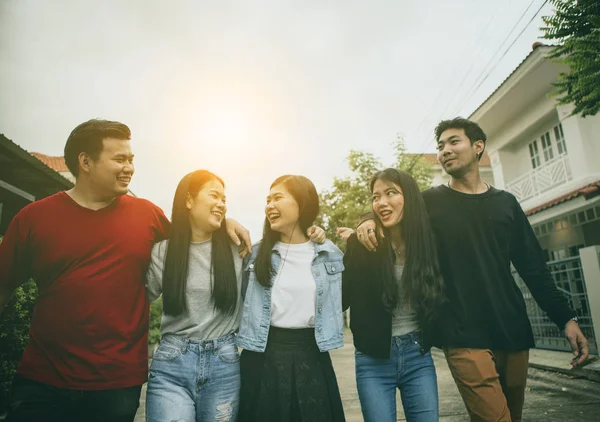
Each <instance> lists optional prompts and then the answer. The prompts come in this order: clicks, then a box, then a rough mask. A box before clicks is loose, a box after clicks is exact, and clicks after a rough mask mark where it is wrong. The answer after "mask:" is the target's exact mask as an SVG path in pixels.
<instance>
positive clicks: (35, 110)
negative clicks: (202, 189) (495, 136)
mask: <svg viewBox="0 0 600 422" xmlns="http://www.w3.org/2000/svg"><path fill="white" fill-rule="evenodd" d="M543 3H544V0H533V1H532V0H507V1H498V0H494V1H492V0H454V1H446V0H430V1H425V0H424V1H416V0H411V1H408V0H388V1H381V0H370V1H356V0H344V1H322V0H321V1H310V0H304V1H299V0H297V1H286V0H270V1H226V0H220V1H201V0H193V1H192V0H189V1H175V0H172V1H166V0H165V1H156V0H137V1H134V0H115V1H97V0H96V1H88V0H71V1H67V0H54V1H47V0H38V1H33V0H0V133H4V134H5V135H6V136H7V137H8V138H9V139H11V140H13V141H14V142H15V143H17V144H19V145H20V146H22V147H23V148H25V149H27V150H28V151H37V152H41V153H44V154H47V155H62V151H63V147H64V143H65V141H66V138H67V136H68V135H69V133H70V131H71V130H72V129H73V128H74V127H75V126H76V125H78V124H79V123H81V122H83V121H85V120H88V119H90V118H94V117H99V118H106V119H110V120H118V121H122V122H124V123H126V124H128V125H129V126H130V128H131V129H132V132H133V137H132V147H133V149H134V153H135V154H136V159H135V161H136V162H135V164H136V175H135V177H134V180H133V182H132V185H131V189H132V190H133V191H134V192H135V193H136V194H137V195H138V196H141V197H144V198H148V199H150V200H151V201H153V202H155V203H156V204H157V205H159V206H160V207H161V208H163V210H164V211H165V212H166V213H167V215H170V211H171V202H172V197H173V193H174V192H175V187H176V185H177V183H178V182H179V180H180V179H181V177H183V176H184V175H185V174H186V173H187V172H189V171H192V170H195V169H200V168H205V169H209V170H211V171H213V172H215V173H217V174H218V175H220V176H221V177H222V178H223V179H224V180H225V183H226V185H227V195H228V202H229V211H228V215H229V216H230V217H234V218H236V219H238V220H239V221H240V222H242V224H244V225H246V226H247V227H248V228H249V229H250V230H251V233H252V236H253V240H254V241H256V240H258V239H259V238H260V234H261V230H262V221H263V218H264V201H265V197H266V195H267V193H268V188H269V186H270V184H271V182H272V181H273V180H274V179H275V178H276V177H278V176H280V175H282V174H286V173H295V174H302V175H305V176H307V177H309V178H310V179H311V180H312V181H313V182H314V183H315V185H316V186H317V189H318V190H322V189H324V188H327V187H329V186H331V183H332V180H333V177H334V176H344V175H346V174H347V173H348V170H347V163H346V161H345V158H346V156H347V154H348V151H349V150H350V149H359V150H363V151H368V152H372V153H374V154H375V155H376V156H378V157H380V158H381V159H382V161H383V162H384V164H390V163H391V162H392V160H391V159H389V158H386V157H387V156H389V154H390V153H391V147H390V145H391V143H392V142H393V141H394V140H395V139H396V136H397V135H398V134H400V135H401V136H403V137H404V138H405V140H406V143H407V146H408V148H409V150H410V151H411V152H424V151H428V152H431V151H433V141H432V139H433V138H432V130H433V127H434V126H435V124H436V122H437V121H438V120H440V119H441V118H447V117H454V116H456V115H463V116H465V117H466V116H468V115H469V114H470V113H471V112H472V111H473V110H474V109H475V108H476V107H477V106H478V105H479V104H480V103H481V102H482V101H483V100H485V98H487V96H489V94H490V93H491V92H493V90H494V89H495V88H496V87H497V86H498V85H499V84H500V83H501V82H502V81H503V80H504V79H505V78H506V77H507V76H508V74H509V73H510V72H511V71H512V70H513V69H514V68H515V67H516V66H517V65H518V64H519V63H520V62H521V61H522V60H523V59H524V58H525V57H526V55H527V54H529V52H530V51H531V45H532V44H533V43H534V42H535V41H536V40H538V38H539V37H540V36H541V31H540V30H539V27H540V26H541V25H542V21H541V16H544V15H549V14H551V13H552V9H551V6H550V5H549V4H546V5H545V6H544V7H543V8H542V10H541V12H540V13H539V14H538V16H537V17H536V18H535V19H534V20H533V21H532V22H531V23H530V24H529V26H527V28H526V30H525V32H524V33H523V34H522V35H521V37H520V38H519V40H518V41H517V42H516V43H515V44H514V46H513V47H512V48H511V49H510V50H509V51H508V53H507V54H506V55H505V57H503V58H502V60H500V61H498V59H499V58H500V56H501V55H502V53H503V52H504V51H505V50H506V48H507V47H508V46H509V45H510V43H511V42H512V41H513V40H514V39H515V38H516V37H517V35H518V33H519V32H521V30H522V29H523V28H525V27H526V25H527V23H528V22H529V20H530V19H531V18H532V17H533V16H534V15H535V13H536V12H537V11H538V9H539V8H540V6H542V4H543ZM528 8H529V9H528ZM526 10H527V11H526ZM524 12H525V13H524ZM522 16H523V17H522ZM520 17H522V20H521V21H520V23H519V24H518V25H516V24H517V22H518V20H519V18H520ZM515 25H516V27H515ZM513 28H514V31H513V33H512V35H511V36H510V37H508V35H509V33H510V32H511V29H513ZM507 37H508V38H507ZM503 43H504V44H503ZM489 70H491V72H489ZM488 73H489V76H488V77H487V78H486V79H485V81H484V82H483V83H481V85H480V86H479V88H478V89H475V88H476V87H477V85H479V84H480V81H481V79H482V78H483V77H485V76H486V75H488ZM484 129H485V128H484Z"/></svg>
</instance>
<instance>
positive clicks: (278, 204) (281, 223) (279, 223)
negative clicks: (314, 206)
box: [265, 183, 300, 236]
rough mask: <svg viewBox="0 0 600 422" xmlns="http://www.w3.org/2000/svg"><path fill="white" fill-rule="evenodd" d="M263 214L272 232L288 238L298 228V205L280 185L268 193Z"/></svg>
mask: <svg viewBox="0 0 600 422" xmlns="http://www.w3.org/2000/svg"><path fill="white" fill-rule="evenodd" d="M265 213H266V215H267V220H268V221H269V224H270V225H271V229H272V230H273V231H276V232H279V233H282V234H286V235H288V236H289V235H291V233H292V232H293V231H294V229H295V228H296V227H297V226H298V219H299V217H300V210H299V208H298V203H297V202H296V200H295V199H294V197H293V196H292V194H291V193H290V192H289V191H288V190H287V189H286V187H285V186H284V185H283V184H282V183H280V184H278V185H275V186H273V187H272V188H271V190H270V191H269V196H267V206H266V207H265Z"/></svg>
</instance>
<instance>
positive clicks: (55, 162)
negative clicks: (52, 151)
mask: <svg viewBox="0 0 600 422" xmlns="http://www.w3.org/2000/svg"><path fill="white" fill-rule="evenodd" d="M31 155H33V156H34V157H35V158H37V159H38V160H40V161H41V162H42V163H44V164H46V165H47V166H48V167H50V168H51V169H53V170H54V171H57V172H58V173H60V175H61V176H63V177H64V178H66V179H69V180H70V181H71V182H73V183H75V177H74V176H73V175H72V174H71V172H70V171H69V168H68V167H67V164H66V163H65V157H51V156H49V155H45V154H42V153H41V152H32V153H31Z"/></svg>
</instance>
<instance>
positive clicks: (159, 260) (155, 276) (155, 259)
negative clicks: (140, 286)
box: [146, 240, 168, 302]
mask: <svg viewBox="0 0 600 422" xmlns="http://www.w3.org/2000/svg"><path fill="white" fill-rule="evenodd" d="M167 246H168V240H163V241H161V242H158V243H155V244H154V246H153V247H152V253H151V255H150V265H149V266H148V271H147V272H146V292H147V294H148V299H149V300H150V302H154V301H155V300H156V299H158V297H159V296H160V295H161V293H162V281H163V280H162V278H163V270H164V268H165V258H166V251H167Z"/></svg>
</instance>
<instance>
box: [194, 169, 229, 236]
mask: <svg viewBox="0 0 600 422" xmlns="http://www.w3.org/2000/svg"><path fill="white" fill-rule="evenodd" d="M186 207H187V209H188V210H189V213H190V214H189V218H190V225H191V227H192V232H194V233H195V234H196V236H195V237H196V238H204V237H206V236H208V235H210V234H212V233H213V232H215V231H216V230H217V229H218V228H219V227H221V223H222V222H223V219H224V218H225V213H226V212H227V205H226V198H225V189H224V187H223V185H222V184H221V183H220V182H219V181H218V180H216V179H212V180H209V181H208V182H206V183H205V184H204V185H203V186H202V188H201V189H200V190H199V191H198V193H197V194H196V195H194V196H192V195H190V194H189V193H188V195H187V198H186Z"/></svg>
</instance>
